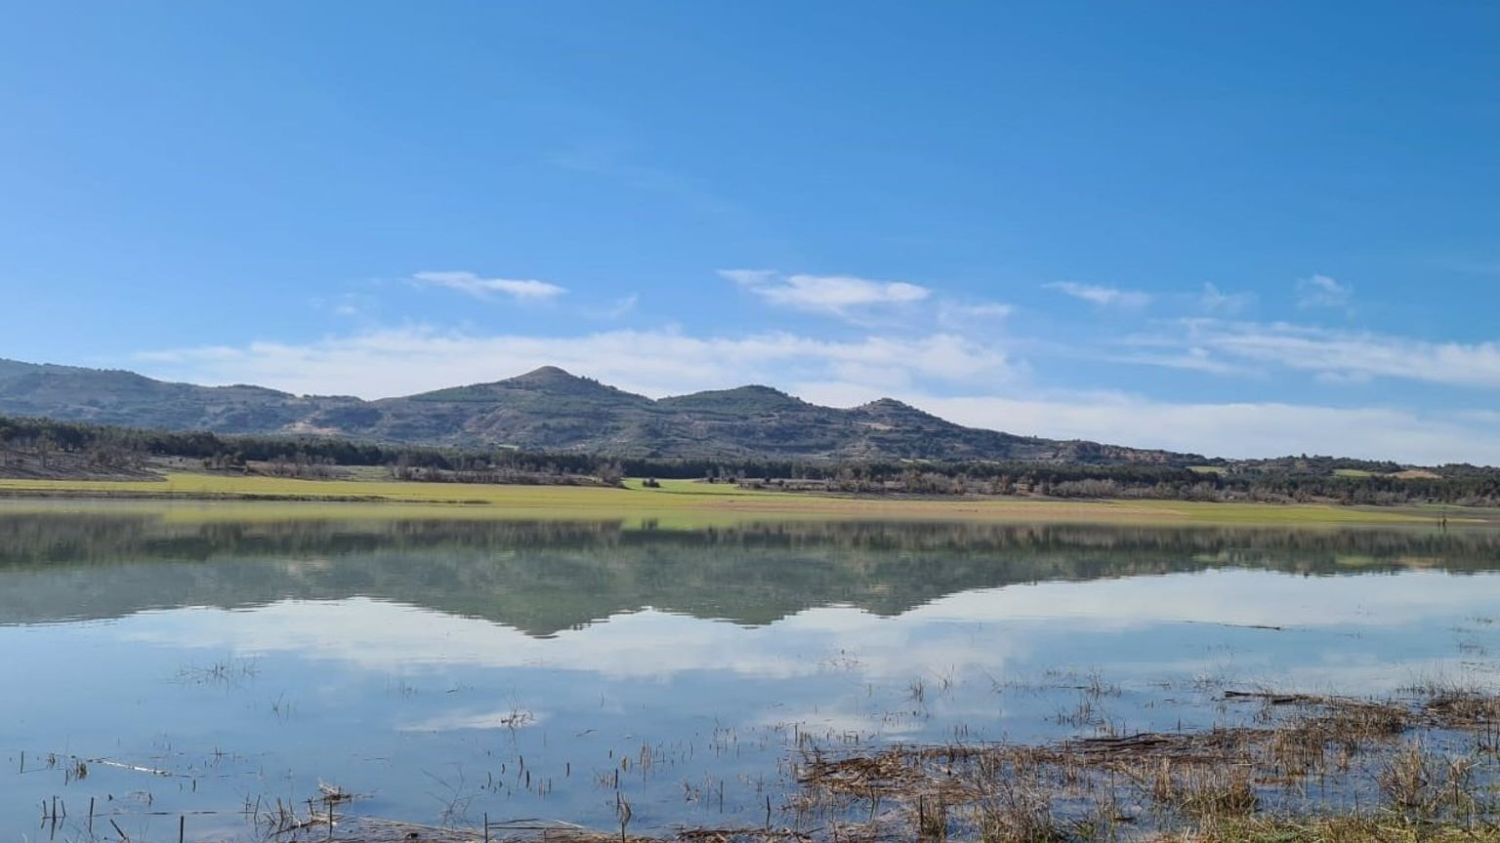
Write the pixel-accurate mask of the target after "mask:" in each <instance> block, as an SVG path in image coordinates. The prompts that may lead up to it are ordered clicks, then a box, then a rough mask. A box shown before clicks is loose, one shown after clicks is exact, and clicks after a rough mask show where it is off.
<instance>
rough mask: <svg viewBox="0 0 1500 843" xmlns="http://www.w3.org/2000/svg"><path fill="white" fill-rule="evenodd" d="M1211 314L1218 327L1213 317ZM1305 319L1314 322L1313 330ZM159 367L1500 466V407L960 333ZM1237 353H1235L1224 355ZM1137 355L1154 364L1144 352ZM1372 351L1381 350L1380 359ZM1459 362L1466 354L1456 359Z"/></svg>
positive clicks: (421, 345) (1332, 339)
mask: <svg viewBox="0 0 1500 843" xmlns="http://www.w3.org/2000/svg"><path fill="white" fill-rule="evenodd" d="M1210 327H1211V328H1212V330H1210ZM1194 330H1195V331H1196V333H1197V335H1196V337H1195V340H1196V341H1197V342H1196V344H1195V345H1184V346H1183V348H1182V350H1181V351H1179V352H1173V351H1172V350H1171V349H1163V350H1162V351H1161V352H1160V353H1159V354H1158V353H1157V352H1148V353H1147V355H1146V356H1151V355H1153V354H1155V355H1156V356H1157V357H1158V359H1157V360H1155V361H1154V364H1155V365H1171V366H1176V367H1180V368H1196V369H1202V370H1205V371H1220V370H1224V368H1225V367H1226V366H1228V365H1229V364H1232V363H1244V362H1247V361H1265V362H1267V363H1269V362H1271V361H1282V360H1285V359H1293V360H1296V359H1316V358H1319V357H1321V356H1322V355H1324V354H1325V353H1327V352H1328V350H1327V348H1325V346H1324V345H1321V344H1316V343H1335V344H1337V343H1351V345H1349V346H1348V347H1347V348H1344V349H1342V350H1339V351H1336V352H1335V353H1334V356H1335V357H1336V358H1339V359H1343V360H1345V361H1346V362H1343V363H1339V364H1337V365H1336V366H1335V367H1334V368H1333V369H1332V371H1336V372H1343V371H1348V370H1351V369H1353V368H1354V366H1355V363H1354V362H1353V361H1354V360H1358V359H1365V358H1367V354H1366V351H1367V349H1366V347H1365V345H1364V344H1372V345H1379V344H1380V342H1381V340H1380V338H1370V337H1364V338H1360V337H1352V336H1351V337H1337V336H1325V337H1321V338H1320V337H1318V336H1315V335H1314V336H1308V335H1298V334H1295V333H1291V332H1290V331H1289V330H1288V331H1282V333H1283V334H1285V335H1286V336H1285V337H1283V340H1284V339H1286V338H1288V337H1289V338H1290V339H1292V340H1294V341H1296V342H1311V343H1315V345H1313V346H1312V347H1311V349H1309V348H1308V347H1305V346H1297V345H1295V344H1291V345H1281V344H1278V342H1276V341H1273V340H1270V339H1266V338H1265V335H1266V332H1264V331H1261V332H1256V331H1253V330H1252V326H1238V327H1236V326H1225V325H1215V326H1205V325H1201V324H1200V325H1197V326H1195V328H1194ZM1304 333H1305V332H1304ZM1447 355H1455V357H1454V359H1456V360H1460V361H1463V363H1462V366H1463V367H1464V368H1466V369H1467V370H1469V371H1473V370H1474V367H1478V368H1479V369H1480V370H1482V371H1485V372H1487V373H1488V374H1486V375H1484V376H1482V377H1479V376H1474V375H1469V376H1466V378H1465V380H1466V381H1469V380H1475V379H1478V380H1482V381H1483V382H1485V383H1486V384H1487V385H1500V348H1495V347H1491V346H1483V347H1452V348H1449V347H1444V346H1438V345H1432V346H1423V345H1421V344H1415V345H1413V344H1410V343H1409V342H1403V343H1399V344H1398V345H1397V347H1395V348H1387V350H1386V352H1385V353H1383V355H1381V356H1378V359H1381V360H1385V361H1387V362H1385V363H1382V364H1380V366H1379V369H1380V371H1382V372H1384V371H1395V372H1399V373H1400V374H1401V376H1428V375H1422V372H1424V371H1425V370H1424V369H1422V368H1421V367H1417V366H1408V367H1405V368H1397V363H1396V362H1395V361H1396V360H1397V359H1398V358H1401V357H1412V356H1416V357H1418V358H1421V359H1425V360H1426V361H1427V364H1426V365H1429V366H1433V367H1435V370H1436V371H1439V372H1441V371H1443V370H1444V369H1445V368H1446V364H1444V362H1443V361H1445V360H1446V359H1448V357H1447ZM140 359H141V360H142V361H143V362H144V363H146V364H147V366H146V368H147V370H148V373H151V374H155V375H158V376H166V377H172V378H175V379H181V380H188V381H194V382H199V383H220V384H222V383H244V382H252V383H262V384H266V385H269V386H274V387H278V388H281V389H286V390H289V391H292V392H297V393H342V394H348V393H354V394H358V395H363V396H365V397H381V396H388V395H398V394H407V393H413V392H420V391H423V390H428V389H433V388H436V387H441V386H449V385H453V384H455V383H473V382H480V381H489V380H495V379H498V378H503V377H508V376H510V375H514V374H518V373H519V372H521V371H524V370H526V369H529V368H533V367H536V366H540V365H544V364H555V365H560V366H563V367H564V368H567V369H569V370H572V371H574V372H577V373H579V374H585V375H589V376H592V377H596V378H599V379H600V380H603V381H605V382H607V383H612V384H616V385H619V386H621V387H623V388H626V389H629V390H631V391H635V392H640V393H644V394H647V395H653V396H661V395H669V394H679V393H683V392H690V391H694V390H699V389H709V388H721V387H726V386H731V385H737V384H742V383H747V382H760V383H768V384H772V385H779V386H783V387H786V388H789V389H791V390H792V391H794V392H796V393H797V394H800V395H801V396H802V397H804V398H807V399H809V400H813V401H818V402H820V403H833V404H838V405H844V406H848V405H851V404H855V403H860V402H862V401H867V400H870V399H871V398H875V397H880V396H884V395H890V396H893V397H896V398H899V399H901V400H904V401H908V402H910V403H912V404H914V405H916V406H918V407H921V408H923V409H925V410H928V411H930V412H934V413H937V414H938V415H940V416H943V417H945V418H949V419H952V420H954V421H957V422H960V423H963V424H969V425H973V426H977V427H988V428H993V429H999V430H1006V431H1009V432H1012V433H1019V434H1027V435H1037V436H1048V437H1058V438H1074V437H1076V438H1083V439H1093V440H1096V441H1104V442H1112V443H1118V444H1125V445H1135V446H1143V447H1161V448H1170V449H1173V450H1181V451H1192V452H1197V453H1204V454H1210V455H1216V456H1271V455H1279V454H1286V453H1295V452H1302V451H1306V452H1310V453H1329V454H1339V455H1345V456H1358V457H1370V458H1382V459H1397V460H1403V461H1411V462H1420V463H1436V462H1450V461H1473V462H1487V463H1492V464H1500V414H1495V413H1488V414H1486V413H1467V414H1466V413H1462V412H1450V413H1442V414H1438V413H1425V412H1421V411H1417V410H1403V409H1398V408H1391V407H1329V406H1318V405H1299V404H1289V403H1278V402H1267V401H1262V402H1230V403H1222V404H1207V403H1178V402H1173V401H1167V400H1159V399H1153V398H1149V397H1145V396H1139V395H1130V394H1120V393H1078V392H1055V391H1053V392H1048V391H1045V390H1042V391H1040V392H1039V391H1038V390H1037V388H1036V386H1035V384H1034V383H1032V382H1031V381H1030V379H1029V378H1028V377H1027V376H1026V367H1025V365H1024V363H1022V362H1018V361H1015V360H1012V359H1010V358H1009V357H1008V356H1007V355H1006V354H1005V353H1004V352H1003V351H1000V350H997V349H996V348H994V347H991V346H988V345H985V344H982V343H978V342H975V341H973V340H970V339H965V338H964V337H961V336H958V335H953V334H932V335H929V336H923V337H917V338H911V339H895V338H890V337H882V336H869V337H865V338H862V339H856V340H849V341H843V342H833V341H827V340H820V339H815V338H810V337H805V336H799V335H796V334H789V333H784V332H777V333H766V334H756V335H750V336H743V337H714V336H688V335H684V334H681V333H677V332H673V331H665V330H655V331H607V332H600V333H592V334H582V335H578V336H562V337H534V336H517V335H499V336H494V335H490V336H478V335H472V334H465V333H455V332H449V331H440V330H435V329H430V328H421V327H408V328H399V329H387V330H380V331H375V332H371V333H364V334H358V335H352V336H347V337H339V338H329V339H324V340H321V341H318V342H313V343H307V344H300V345H299V344H286V343H266V342H262V343H252V344H249V345H245V346H221V347H205V348H192V349H184V350H179V351H173V352H162V353H156V354H149V355H141V356H140ZM1225 359H1227V360H1228V361H1229V363H1224V362H1223V361H1224V360H1225ZM1137 362H1146V361H1145V360H1141V361H1137ZM1369 365H1373V364H1369ZM1455 365H1460V364H1455Z"/></svg>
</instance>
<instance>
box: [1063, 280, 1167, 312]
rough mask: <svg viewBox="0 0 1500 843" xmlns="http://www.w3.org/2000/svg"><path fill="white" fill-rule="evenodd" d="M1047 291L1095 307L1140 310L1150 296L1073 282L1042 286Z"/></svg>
mask: <svg viewBox="0 0 1500 843" xmlns="http://www.w3.org/2000/svg"><path fill="white" fill-rule="evenodd" d="M1043 287H1045V288H1046V289H1048V290H1056V291H1057V292H1059V293H1062V294H1063V295H1065V296H1072V297H1073V298H1075V299H1078V300H1080V301H1086V302H1088V303H1089V304H1092V305H1095V306H1097V307H1118V308H1126V309H1131V308H1142V307H1145V306H1146V305H1148V304H1150V303H1151V295H1150V294H1149V293H1143V292H1141V291H1139V290H1122V289H1120V288H1118V287H1104V286H1100V285H1098V284H1079V283H1077V282H1074V281H1055V282H1053V283H1051V284H1044V285H1043Z"/></svg>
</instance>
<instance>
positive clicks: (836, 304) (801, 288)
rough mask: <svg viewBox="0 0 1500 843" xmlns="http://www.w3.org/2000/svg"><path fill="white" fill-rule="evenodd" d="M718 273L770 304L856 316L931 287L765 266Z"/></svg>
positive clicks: (921, 295) (918, 296)
mask: <svg viewBox="0 0 1500 843" xmlns="http://www.w3.org/2000/svg"><path fill="white" fill-rule="evenodd" d="M719 276H720V277H722V278H724V279H726V280H729V281H733V282H734V283H736V284H738V285H739V286H741V287H743V288H745V289H746V290H749V291H750V292H752V293H754V294H756V295H757V296H760V297H761V298H763V299H765V300H766V301H768V302H770V303H771V304H774V305H778V306H782V307H789V308H792V309H794V310H802V311H808V312H812V313H826V314H830V315H833V316H838V317H841V318H846V319H848V318H854V317H858V316H860V315H861V314H862V313H865V312H868V311H869V310H870V309H872V308H878V307H889V306H898V305H907V304H913V303H916V302H920V301H923V300H925V299H927V298H928V297H929V296H930V295H931V294H932V291H931V290H929V289H928V288H926V287H923V286H921V285H918V284H909V283H907V282H905V281H872V280H870V279H868V278H856V277H854V276H852V275H782V274H781V273H778V272H775V271H772V270H763V269H722V270H719Z"/></svg>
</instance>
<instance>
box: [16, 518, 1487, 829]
mask: <svg viewBox="0 0 1500 843" xmlns="http://www.w3.org/2000/svg"><path fill="white" fill-rule="evenodd" d="M164 515H165V516H167V517H163V516H164ZM0 537H3V538H4V539H5V541H4V543H3V547H4V550H0V668H3V671H4V674H5V675H6V676H7V677H8V678H9V681H8V683H7V685H8V687H9V690H8V691H7V692H6V693H5V694H4V695H0V749H3V750H4V752H5V755H6V758H7V759H8V761H9V763H8V765H7V768H8V769H7V771H6V772H5V773H0V793H4V794H5V795H4V798H3V800H0V828H4V829H5V830H6V831H7V833H8V834H9V836H10V838H11V839H19V835H20V834H22V833H32V834H34V832H35V830H36V827H37V820H38V815H39V809H38V805H40V804H41V803H42V802H43V801H44V800H50V799H51V798H52V797H53V796H58V797H59V798H60V799H62V800H65V801H66V802H67V804H68V805H69V806H70V812H71V813H72V814H74V815H77V816H80V817H81V815H82V814H84V813H86V806H87V803H88V800H89V799H90V798H94V799H95V800H96V801H97V802H98V803H100V804H102V805H107V806H108V810H110V811H112V812H115V814H114V818H115V819H116V821H117V822H119V823H120V825H121V827H122V828H123V829H124V830H125V831H126V832H127V833H130V834H131V835H132V837H133V838H136V839H151V838H152V837H153V836H155V837H162V836H164V835H166V834H167V831H166V830H168V829H170V831H171V832H172V833H175V830H176V823H177V816H178V814H180V813H182V812H189V811H194V812H218V813H207V814H194V815H193V816H192V817H191V818H190V820H189V822H190V827H191V828H193V829H194V830H197V831H200V832H206V831H210V830H219V829H221V830H224V831H225V832H228V833H239V832H243V831H244V829H245V825H244V821H243V819H242V817H240V816H239V814H238V812H239V811H242V810H243V806H244V804H245V803H246V801H249V802H250V803H251V804H254V803H255V801H256V800H261V801H262V802H264V801H266V800H272V801H274V800H275V799H277V798H280V799H282V800H286V801H293V802H301V801H302V800H305V799H306V798H308V797H309V796H312V795H314V794H315V793H316V791H317V786H318V784H319V782H320V781H321V782H328V783H336V784H338V785H340V786H342V787H344V788H346V789H349V790H351V791H354V792H356V793H359V794H361V795H362V796H363V797H364V798H362V799H361V800H360V801H359V802H358V803H356V805H355V807H354V810H356V811H358V812H360V813H363V814H367V815H380V816H397V817H401V818H406V819H413V820H417V821H422V822H443V821H455V820H457V821H461V820H463V819H464V818H465V817H467V818H469V819H473V820H477V819H478V818H479V817H481V816H482V815H483V814H486V813H487V814H488V815H489V816H490V817H491V818H492V819H498V818H504V817H551V818H565V819H569V820H573V821H579V822H584V823H590V824H596V825H600V826H606V827H607V826H609V825H610V824H611V823H612V822H613V821H614V820H613V818H614V792H615V791H614V784H615V774H616V771H619V775H620V780H619V782H620V787H621V788H622V790H623V791H624V792H625V793H626V794H628V796H629V798H630V799H631V801H632V803H633V805H634V810H635V820H634V823H635V826H634V827H636V828H650V827H659V826H666V825H673V824H677V823H700V822H701V823H714V824H719V823H724V822H729V823H733V822H736V821H739V822H750V823H758V822H759V821H761V819H762V818H763V815H764V799H765V794H767V793H770V794H771V795H772V796H773V802H776V800H775V799H774V797H775V795H776V794H777V793H779V792H780V791H781V790H782V788H783V787H784V786H785V784H786V783H785V781H784V779H783V776H784V774H785V771H786V767H785V764H784V763H783V762H785V761H786V760H787V759H788V758H790V757H791V756H792V754H793V753H794V751H795V750H794V747H795V746H796V741H797V740H798V739H799V737H802V738H803V739H804V740H805V739H806V736H810V737H811V738H812V739H813V740H816V741H819V742H824V743H845V742H852V741H859V742H871V741H945V740H951V739H954V738H961V739H965V740H993V739H1008V740H1017V741H1039V740H1047V739H1051V738H1055V737H1059V736H1066V735H1072V734H1077V733H1080V732H1083V733H1090V732H1092V731H1094V730H1097V729H1101V728H1114V729H1119V730H1125V731H1132V730H1137V729H1150V728H1175V727H1176V726H1177V725H1179V724H1181V725H1186V726H1192V725H1210V724H1213V723H1216V722H1223V721H1226V720H1232V719H1235V718H1237V717H1243V716H1246V715H1248V714H1249V713H1250V712H1248V711H1241V710H1239V709H1236V707H1235V706H1233V705H1228V706H1226V705H1225V704H1223V703H1222V702H1221V701H1220V698H1221V695H1222V693H1221V692H1222V689H1223V688H1224V687H1225V686H1226V685H1230V686H1234V687H1244V686H1255V685H1266V686H1271V687H1275V688H1277V689H1292V688H1296V689H1299V690H1311V691H1331V692H1339V693H1354V694H1382V693H1389V692H1392V691H1396V690H1398V689H1400V688H1401V687H1404V686H1408V685H1411V684H1414V683H1417V682H1421V681H1428V680H1435V679H1437V680H1449V681H1464V682H1481V683H1487V684H1494V682H1495V681H1496V677H1497V675H1500V674H1497V668H1496V664H1495V661H1494V658H1493V656H1492V654H1493V653H1495V652H1500V651H1497V650H1496V648H1497V647H1500V629H1497V624H1496V620H1497V615H1500V609H1497V608H1496V607H1497V606H1500V575H1497V574H1496V573H1495V572H1494V571H1495V569H1497V568H1500V563H1497V562H1496V560H1497V559H1500V554H1497V549H1500V538H1496V537H1492V536H1490V535H1488V534H1483V533H1475V534H1463V533H1452V534H1441V533H1432V532H1425V531H1424V532H1380V531H1358V532H1336V531H1326V532H1294V531H1233V530H1219V529H1195V530H1147V529H1135V528H1119V527H1085V526H1063V527H1014V526H1010V527H983V526H972V525H970V526H960V525H905V526H901V525H859V524H845V525H837V524H819V525H760V526H747V527H743V528H735V529H721V530H716V531H706V532H669V531H651V530H631V529H627V528H625V527H622V526H621V525H618V524H608V523H601V524H577V525H557V524H550V525H541V524H506V523H494V522H446V523H445V522H411V521H386V522H367V521H361V522H338V521H312V522H292V523H280V522H269V523H268V522H264V521H249V520H247V521H245V522H236V521H232V520H230V521H225V520H219V519H209V520H196V521H195V520H193V519H181V518H174V517H170V512H167V513H160V514H153V513H142V512H140V511H128V512H112V511H111V510H109V509H107V508H105V509H93V510H89V511H84V512H77V513H73V512H67V511H63V510H58V511H47V512H28V513H20V512H14V513H8V512H6V511H4V510H0ZM1092 685H1097V686H1100V687H1102V688H1103V689H1104V690H1105V693H1104V694H1103V695H1102V696H1100V697H1098V698H1097V699H1092V697H1091V696H1090V695H1089V694H1088V692H1087V691H1085V690H1081V689H1082V688H1086V687H1087V686H1092ZM1085 702H1090V703H1092V704H1090V705H1084V703H1085ZM23 751H24V752H25V753H26V757H27V761H26V767H25V769H26V772H24V773H22V772H21V770H22V767H21V763H20V755H21V753H22V752H23ZM49 753H52V754H57V755H58V756H59V757H60V759H62V760H60V761H59V763H58V764H57V766H56V767H55V768H49V767H48V758H47V756H48V754H49ZM75 755H76V756H79V757H81V758H85V759H109V760H111V761H118V762H122V763H127V764H131V765H135V766H140V767H150V768H154V769H159V770H162V771H164V772H168V773H171V774H172V775H171V776H154V775H148V774H144V773H141V772H136V771H127V770H123V769H119V768H113V767H110V766H108V765H106V764H104V763H99V762H97V761H96V762H95V763H92V764H90V765H89V769H88V775H87V777H86V778H84V779H83V780H82V781H75V780H72V777H71V774H70V773H69V772H68V767H69V765H68V764H67V763H66V761H65V757H66V756H75ZM627 757H628V758H629V759H630V764H629V766H628V768H626V767H624V765H623V764H622V762H623V760H624V759H625V758H627ZM721 792H722V794H723V796H722V804H721V797H720V794H721ZM726 815H728V816H726ZM81 821H82V820H81V819H80V820H77V822H81ZM168 836H169V835H168Z"/></svg>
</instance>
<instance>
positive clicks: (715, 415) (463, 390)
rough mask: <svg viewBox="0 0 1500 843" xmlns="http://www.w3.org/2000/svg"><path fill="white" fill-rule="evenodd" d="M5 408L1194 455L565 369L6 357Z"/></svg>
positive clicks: (265, 424) (591, 445) (257, 429)
mask: <svg viewBox="0 0 1500 843" xmlns="http://www.w3.org/2000/svg"><path fill="white" fill-rule="evenodd" d="M0 414H5V415H14V416H34V417H42V418H50V419H57V420H61V421H78V422H89V423H95V424H108V425H117V426H128V427H144V428H160V429H164V430H175V431H188V430H204V431H209V432H213V433H219V434H257V435H266V434H286V435H323V436H339V437H346V438H351V439H360V440H368V441H377V442H390V443H403V444H422V445H441V446H453V447H466V448H493V447H505V448H518V449H522V450H530V451H558V452H577V453H584V452H586V453H591V454H595V455H600V456H617V457H651V458H668V459H670V458H703V457H710V458H760V459H778V458H785V459H798V460H807V459H813V460H820V459H823V460H877V459H925V460H991V461H998V460H1019V461H1037V462H1084V463H1095V464H1140V463H1152V464H1183V465H1186V464H1190V463H1192V462H1194V461H1201V460H1202V459H1203V458H1202V457H1199V456H1198V455H1195V454H1177V453H1172V452H1169V451H1160V450H1150V449H1138V448H1128V447H1123V446H1118V445H1107V444H1101V443H1096V442H1085V441H1080V440H1053V439H1044V438H1039V437H1030V436H1018V435H1015V434H1011V433H1005V432H1002V431H998V430H989V429H984V428H972V427H964V426H962V425H958V424H955V423H953V422H949V421H947V420H945V419H942V418H940V417H938V416H935V415H933V414H931V413H928V412H926V411H924V410H922V409H920V408H917V407H913V406H911V405H909V404H905V403H903V402H900V401H897V400H896V399H893V398H881V399H877V400H875V401H871V402H868V403H865V404H861V405H859V406H857V407H849V408H837V407H824V406H821V405H817V404H813V403H810V402H808V401H805V400H803V399H801V398H798V397H796V396H794V395H791V394H789V393H786V392H783V391H781V390H778V389H775V388H773V387H769V386H765V385H760V384H749V385H745V386H739V387H732V388H728V389H715V390H705V391H701V392H694V393H689V394H685V395H674V396H667V397H663V398H660V399H653V398H649V397H647V396H644V395H638V394H635V393H631V392H627V391H625V390H622V389H619V388H617V387H614V386H610V385H608V384H605V383H602V382H600V381H597V380H594V379H592V378H587V377H581V376H578V375H575V374H572V373H570V372H567V371H565V370H563V369H561V368H559V367H557V366H542V367H539V368H537V369H533V370H531V371H528V372H524V373H522V374H519V375H516V376H513V377H509V378H503V379H500V380H496V381H489V382H484V383H474V384H465V385H461V386H453V387H446V388H443V389H436V390H430V391H427V392H421V393H416V394H413V395H406V396H395V397H390V398H380V399H375V400H364V399H360V398H355V397H351V396H340V395H294V394H292V393H287V392H281V391H278V390H274V389H270V388H267V387H261V386H256V385H252V384H237V385H231V386H199V385H196V384H189V383H176V382H169V381H160V380H155V379H152V378H149V377H146V376H144V375H140V374H137V373H135V372H130V371H126V370H103V369H88V368H83V367H76V366H58V365H53V364H36V363H25V362H22V361H16V360H6V359H0Z"/></svg>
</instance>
